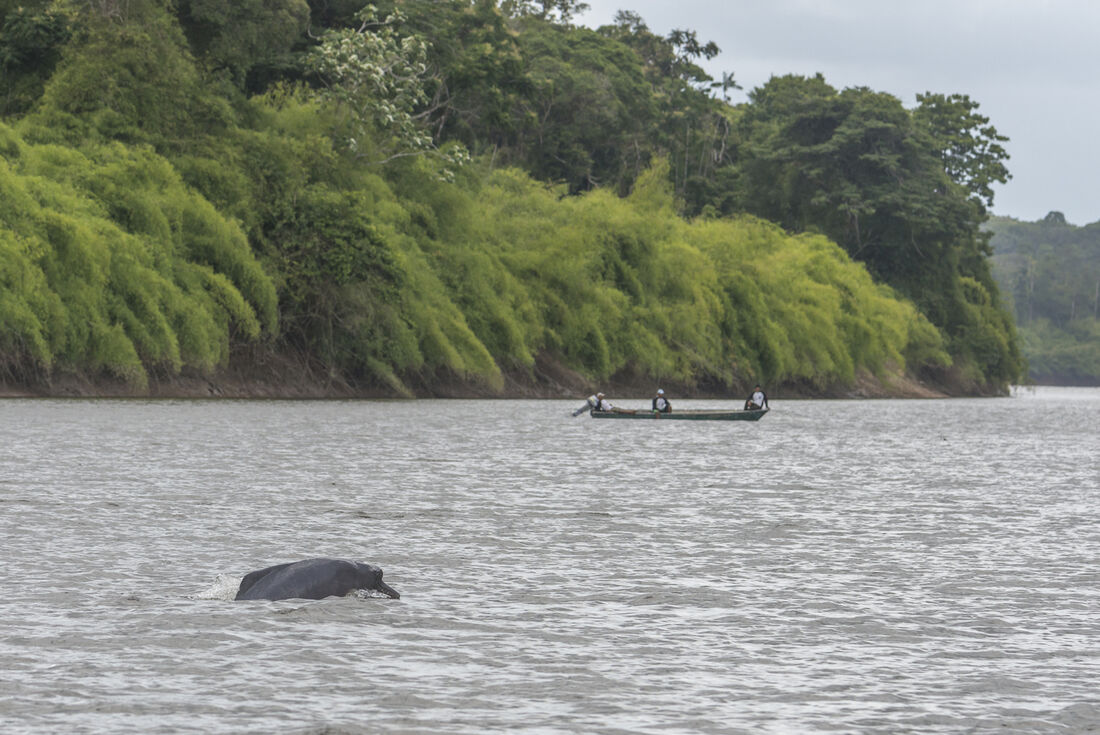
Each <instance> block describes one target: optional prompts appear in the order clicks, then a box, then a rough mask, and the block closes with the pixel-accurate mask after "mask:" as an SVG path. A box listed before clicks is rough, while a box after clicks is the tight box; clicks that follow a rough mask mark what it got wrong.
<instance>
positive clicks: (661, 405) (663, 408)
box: [653, 388, 672, 413]
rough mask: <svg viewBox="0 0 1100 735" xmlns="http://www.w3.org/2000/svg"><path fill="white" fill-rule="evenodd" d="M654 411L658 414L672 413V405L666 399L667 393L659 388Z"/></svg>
mask: <svg viewBox="0 0 1100 735" xmlns="http://www.w3.org/2000/svg"><path fill="white" fill-rule="evenodd" d="M653 410H654V411H656V412H657V413H671V412H672V404H671V403H669V402H668V399H667V398H665V392H664V391H663V390H662V389H660V388H658V389H657V395H655V396H654V397H653Z"/></svg>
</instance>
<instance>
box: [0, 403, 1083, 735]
mask: <svg viewBox="0 0 1100 735" xmlns="http://www.w3.org/2000/svg"><path fill="white" fill-rule="evenodd" d="M580 403H581V401H580V400H574V401H511V400H506V401H472V400H471V401H465V400H447V401H443V400H440V401H434V400H420V401H317V402H314V401H230V400H216V401H135V400H21V399H13V400H4V401H0V538H2V541H3V549H4V573H3V575H2V576H0V593H2V594H0V620H2V622H0V633H2V634H0V731H3V732H5V733H56V732H66V733H148V732H158V733H176V732H178V733H190V732H194V733H271V732H280V733H283V732H289V733H471V734H472V733H485V732H503V731H516V732H527V733H746V734H747V733H753V734H756V733H922V734H923V733H959V732H998V733H1004V732H1080V731H1095V729H1096V728H1098V727H1100V695H1098V693H1097V692H1098V689H1097V683H1098V682H1100V390H1097V389H1069V388H1040V389H1038V390H1031V391H1028V390H1019V391H1018V392H1016V394H1015V395H1014V396H1013V397H1010V398H997V399H974V400H878V401H842V400H840V401H795V400H791V401H785V400H782V397H781V396H776V397H773V399H772V411H771V413H770V414H769V415H767V416H766V417H764V419H763V420H761V421H759V422H756V423H752V422H734V423H727V422H715V423H698V422H654V421H593V420H592V419H590V418H588V417H587V416H581V417H579V418H570V415H569V414H570V411H571V410H572V409H573V408H576V407H577V406H578V405H579V404H580ZM621 403H622V405H627V406H629V405H632V404H635V403H636V404H637V405H639V406H640V405H642V402H641V401H634V402H631V401H622V402H621ZM673 404H674V406H675V407H678V408H685V407H696V408H703V407H736V402H732V401H731V402H725V403H723V402H721V401H677V400H676V399H675V397H673ZM314 556H334V557H343V558H350V559H355V560H359V561H366V562H370V563H373V564H376V565H378V566H381V567H382V568H383V569H384V570H385V578H386V581H387V582H388V583H389V584H390V585H391V586H393V587H394V588H396V589H397V590H398V591H400V592H401V599H399V600H391V599H380V598H374V597H365V596H353V597H347V598H330V599H328V600H323V601H303V600H288V601H279V602H266V601H264V602H234V601H233V600H232V597H233V594H234V593H235V591H236V585H237V583H238V582H239V580H240V577H241V576H242V575H243V574H245V573H246V572H248V571H250V570H252V569H257V568H260V567H265V566H269V565H272V564H276V563H280V562H286V561H293V560H297V559H304V558H308V557H314Z"/></svg>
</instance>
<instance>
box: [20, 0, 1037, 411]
mask: <svg viewBox="0 0 1100 735" xmlns="http://www.w3.org/2000/svg"><path fill="white" fill-rule="evenodd" d="M580 10H581V7H580V5H579V4H578V3H576V2H574V0H552V1H551V0H545V1H544V2H531V1H530V0H404V1H398V2H394V1H393V0H389V1H388V2H386V1H383V2H379V3H378V4H376V5H373V6H366V7H364V6H362V5H361V3H360V2H357V1H356V2H351V1H347V0H329V1H325V0H313V1H311V2H306V0H237V1H232V0H177V1H176V2H171V3H170V2H167V1H166V0H53V1H52V2H42V1H39V2H34V1H33V0H30V1H23V0H21V1H20V2H19V3H15V2H11V1H10V0H0V18H2V22H0V73H2V76H0V116H2V120H3V122H2V123H0V381H3V382H6V383H8V384H21V385H37V386H49V385H50V383H51V381H53V380H55V379H56V377H57V376H59V375H72V374H75V375H81V376H84V377H86V378H88V379H90V380H107V381H117V382H121V383H122V384H124V385H126V386H129V388H128V389H129V390H132V391H134V392H141V391H142V390H144V389H146V387H147V386H148V385H149V383H150V380H151V379H152V380H155V381H156V382H157V383H158V384H159V383H163V382H164V381H166V380H167V381H170V380H171V379H172V378H173V376H179V375H198V376H203V375H210V376H216V375H217V374H218V373H219V371H222V370H224V369H225V368H226V367H227V366H228V365H230V364H235V365H238V366H239V365H240V364H242V363H247V364H250V365H251V366H252V367H253V368H254V370H255V371H256V374H262V372H263V370H264V369H265V366H271V365H273V364H276V363H277V364H280V365H286V364H295V365H299V366H301V367H302V374H305V375H310V376H316V379H317V380H320V381H326V382H336V383H340V384H342V385H348V386H353V387H354V386H359V387H363V388H371V389H373V390H384V391H386V392H390V393H393V394H396V395H409V394H430V393H432V392H433V386H436V385H438V384H440V383H442V382H447V383H451V384H453V383H454V382H455V381H458V382H461V383H466V384H469V385H476V386H479V389H480V390H482V391H486V392H490V393H491V392H494V391H496V392H500V391H502V390H504V386H505V385H506V381H505V378H506V377H509V378H515V377H516V376H519V377H520V379H522V378H523V376H527V379H528V380H530V381H533V382H537V380H538V370H537V369H536V368H537V366H539V365H543V366H545V365H547V364H551V365H554V366H556V367H559V368H561V369H563V370H565V371H568V372H571V373H573V374H576V375H579V376H582V377H583V378H584V379H587V380H588V381H593V382H605V381H612V382H614V381H616V380H618V379H621V378H622V377H623V376H627V375H629V376H635V377H642V378H646V379H652V380H653V381H657V380H672V381H675V382H677V383H679V384H681V385H683V386H692V385H701V384H706V385H715V386H720V385H725V386H733V387H740V386H743V385H745V384H746V383H749V382H754V381H763V382H766V383H768V384H769V385H775V384H778V383H789V384H795V383H797V384H799V385H802V386H817V387H818V388H824V387H825V386H830V385H832V386H835V385H843V384H846V383H851V382H853V381H854V380H855V379H856V378H857V376H858V375H861V374H872V375H878V376H879V377H880V378H882V379H884V380H886V381H887V382H888V381H889V379H890V376H895V375H901V374H902V373H904V372H906V371H908V372H909V373H910V374H914V375H919V376H921V377H922V378H923V379H926V380H930V381H933V382H935V383H937V384H938V385H941V386H943V387H945V388H946V389H947V390H951V391H967V392H988V391H1000V390H1004V388H1005V386H1006V385H1007V384H1008V382H1010V381H1012V380H1015V379H1017V378H1018V377H1020V375H1021V371H1022V360H1021V358H1020V355H1019V350H1018V346H1017V338H1016V334H1015V328H1014V326H1013V322H1012V319H1011V316H1010V314H1009V313H1008V311H1007V310H1006V309H1005V308H1004V307H1003V305H1002V303H1001V300H1000V296H999V293H998V290H997V286H996V284H995V283H994V281H993V278H992V275H991V272H990V265H989V258H988V255H989V246H988V235H987V234H985V233H983V232H982V231H981V229H980V227H981V224H982V223H983V222H984V221H985V219H986V218H987V215H986V211H987V210H986V208H987V207H988V206H989V205H990V204H991V203H992V193H991V190H990V185H991V184H992V183H993V182H997V181H1004V180H1006V178H1007V176H1008V172H1007V169H1006V168H1005V165H1004V161H1005V159H1006V156H1005V154H1004V151H1003V149H1002V148H1001V146H1000V143H1001V142H1003V140H1004V139H1003V138H1001V137H1000V136H999V135H997V133H996V130H995V129H994V128H993V127H992V126H990V125H989V124H988V123H989V121H988V120H986V119H985V118H984V117H982V116H981V115H979V114H978V112H977V105H976V104H975V103H973V102H972V101H970V100H969V99H968V98H966V97H962V96H957V95H936V94H928V95H924V96H922V97H921V98H920V99H919V100H918V104H917V106H916V107H915V108H913V109H907V108H905V107H904V106H903V105H902V103H901V102H900V101H899V100H897V99H896V98H894V97H891V96H890V95H886V94H882V93H877V92H873V91H871V90H867V89H846V90H841V91H838V90H835V89H833V88H832V87H830V86H829V85H828V84H827V83H826V82H825V80H824V79H822V78H820V77H815V78H802V77H776V78H773V80H772V81H771V82H769V83H768V84H766V85H764V86H763V87H761V88H759V89H756V90H753V91H752V92H751V94H750V101H749V102H748V103H745V104H742V105H736V106H735V105H731V104H729V103H728V102H727V101H726V95H727V93H728V91H729V90H730V89H731V88H732V87H733V86H735V82H734V80H733V77H732V75H725V76H724V78H723V80H721V81H720V82H718V81H714V80H712V79H710V78H709V77H708V76H707V75H706V74H705V73H704V72H703V70H702V69H701V68H700V67H699V66H698V63H699V61H700V60H701V59H705V58H713V57H714V56H715V55H716V54H717V53H718V49H717V48H716V47H715V46H714V45H713V44H710V43H707V42H705V41H703V40H700V39H699V38H698V36H697V34H696V33H695V32H692V31H686V30H679V31H674V32H672V33H670V34H669V35H668V36H659V35H657V34H654V33H653V32H651V31H650V30H649V29H648V28H647V27H646V25H645V23H644V21H643V20H642V19H641V18H640V17H638V16H637V15H634V14H632V13H621V14H620V15H619V16H618V18H617V21H616V23H615V24H613V25H611V26H608V27H604V28H600V29H599V30H591V29H587V28H583V27H579V26H577V25H575V21H576V13H577V12H578V11H580Z"/></svg>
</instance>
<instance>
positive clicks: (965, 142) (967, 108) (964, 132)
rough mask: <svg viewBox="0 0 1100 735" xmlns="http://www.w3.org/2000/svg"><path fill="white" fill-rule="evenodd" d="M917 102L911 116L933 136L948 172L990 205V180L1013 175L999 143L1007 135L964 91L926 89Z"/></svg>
mask: <svg viewBox="0 0 1100 735" xmlns="http://www.w3.org/2000/svg"><path fill="white" fill-rule="evenodd" d="M917 102H918V103H920V104H919V106H918V107H917V109H916V110H914V112H913V119H914V121H915V122H916V123H917V124H919V125H922V126H924V128H925V129H926V130H927V131H928V132H929V134H930V135H931V136H932V140H933V141H934V144H935V146H936V149H937V151H938V153H939V155H940V158H941V160H942V161H943V167H944V170H945V171H946V172H947V175H948V176H950V177H951V180H952V181H954V182H955V183H957V184H960V185H961V186H963V187H964V188H965V189H966V190H967V191H968V192H969V193H970V195H971V196H973V197H975V198H977V199H978V200H980V201H982V202H984V203H985V206H987V207H992V206H993V188H992V186H993V184H994V183H1000V184H1004V183H1007V182H1008V180H1009V179H1011V178H1012V175H1011V174H1010V173H1009V172H1008V167H1007V166H1005V163H1004V162H1005V161H1007V160H1008V158H1009V155H1008V152H1007V151H1006V150H1005V149H1004V146H1002V145H1001V143H1004V142H1007V141H1008V138H1007V137H1005V136H1003V135H1000V134H998V133H997V129H996V128H995V127H993V126H992V125H990V124H989V118H988V117H985V116H984V115H979V114H978V113H977V110H978V107H979V105H978V103H977V102H974V101H973V100H971V99H970V97H968V96H967V95H965V94H952V95H943V94H933V93H931V92H925V93H924V94H918V95H917Z"/></svg>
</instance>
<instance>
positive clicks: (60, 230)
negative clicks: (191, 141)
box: [0, 126, 277, 389]
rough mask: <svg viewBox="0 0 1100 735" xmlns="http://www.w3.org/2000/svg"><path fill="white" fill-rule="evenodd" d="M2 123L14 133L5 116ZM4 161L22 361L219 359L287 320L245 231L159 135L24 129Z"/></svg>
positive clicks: (10, 355) (141, 372)
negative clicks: (83, 139)
mask: <svg viewBox="0 0 1100 735" xmlns="http://www.w3.org/2000/svg"><path fill="white" fill-rule="evenodd" d="M0 132H2V135H0V137H2V138H5V139H9V140H10V139H11V138H12V137H13V132H12V130H11V129H10V128H6V127H4V126H0ZM18 150H19V153H20V155H19V156H18V158H17V159H15V160H14V161H11V160H10V159H6V161H7V162H4V163H0V191H2V192H3V198H4V200H5V201H6V202H10V203H11V204H12V208H11V211H10V213H9V214H8V215H7V216H5V217H4V218H3V219H2V220H0V250H2V251H3V255H4V257H3V259H2V260H0V262H2V263H3V267H2V270H0V286H2V289H0V312H2V314H3V319H0V324H2V325H3V327H2V328H0V361H2V363H3V364H4V365H6V366H7V370H8V371H9V373H12V374H13V375H20V376H23V377H28V376H32V375H47V374H49V372H50V371H51V370H53V369H55V368H60V369H63V370H74V371H82V372H88V373H92V374H95V373H99V372H104V373H107V374H110V375H113V376H115V377H116V378H119V379H122V380H124V381H126V382H128V383H130V384H131V385H133V386H134V387H135V388H138V389H141V388H143V387H144V386H145V385H146V381H147V379H148V373H149V371H156V372H164V373H168V374H174V373H178V372H180V370H182V369H183V368H185V367H187V368H193V369H195V370H198V371H201V372H210V371H212V370H214V369H215V368H216V367H218V366H221V365H224V364H225V363H226V361H227V360H228V358H229V349H230V342H231V339H234V338H235V339H256V338H258V337H259V336H260V333H261V330H268V331H270V330H273V329H274V328H275V326H276V321H277V313H276V310H275V292H274V288H273V285H272V284H271V282H270V280H269V279H268V278H267V277H266V276H265V275H264V273H263V272H262V270H261V269H260V268H259V264H258V263H257V262H256V261H255V259H254V258H253V257H252V255H251V253H250V251H249V249H248V245H247V242H246V241H245V239H244V236H243V233H241V232H240V230H239V229H237V228H236V227H235V226H234V225H232V224H231V223H229V222H227V221H226V220H224V219H223V218H222V217H221V216H220V215H219V214H218V213H217V212H216V211H215V210H214V209H213V208H212V207H211V206H210V205H209V204H208V203H207V202H205V201H204V200H202V199H201V198H200V197H198V196H197V195H195V194H194V193H191V192H188V191H187V190H186V189H184V187H183V186H182V183H181V182H180V180H179V177H178V176H177V175H176V174H175V173H174V171H173V170H172V168H171V167H170V166H169V165H168V164H167V162H166V161H164V159H162V158H160V157H158V156H156V155H155V154H153V153H152V152H150V151H148V150H147V149H127V148H124V147H122V146H121V145H118V144H111V145H102V146H97V145H92V146H89V147H88V148H87V150H86V152H79V151H76V150H74V149H69V148H61V147H57V146H51V145H45V146H40V145H28V144H26V143H22V142H19V143H18Z"/></svg>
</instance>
